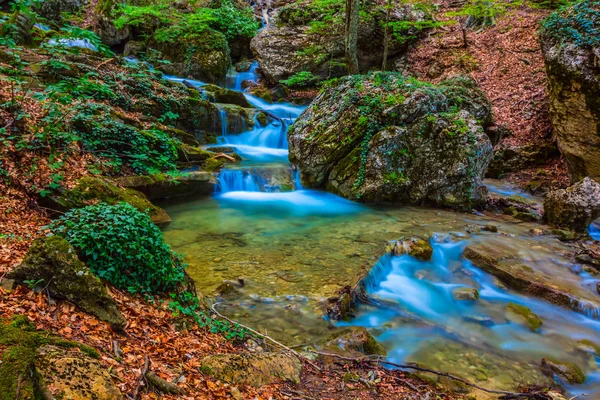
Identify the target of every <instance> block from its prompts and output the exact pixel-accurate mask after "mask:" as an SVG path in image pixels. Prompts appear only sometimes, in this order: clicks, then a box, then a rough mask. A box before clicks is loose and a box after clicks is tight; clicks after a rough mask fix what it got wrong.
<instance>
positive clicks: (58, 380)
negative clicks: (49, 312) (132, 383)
mask: <svg viewBox="0 0 600 400" xmlns="http://www.w3.org/2000/svg"><path fill="white" fill-rule="evenodd" d="M98 358H99V354H98V352H97V351H96V350H95V349H93V348H91V347H88V346H86V345H83V344H81V343H77V342H70V341H66V340H63V339H61V338H59V337H56V336H53V335H51V334H50V333H49V332H44V331H36V330H35V327H34V326H33V324H31V323H30V322H29V320H28V319H27V317H25V316H20V315H17V316H14V317H13V319H12V320H11V321H6V320H5V321H2V320H0V360H1V362H0V388H2V390H0V400H33V399H40V398H43V399H49V398H55V399H62V398H65V399H67V398H68V399H90V398H93V399H98V400H119V399H121V398H122V395H121V393H120V391H119V389H118V388H117V387H116V386H115V384H114V383H113V382H112V380H111V378H110V375H109V374H108V372H107V371H106V370H105V369H104V368H103V367H102V366H101V364H100V363H99V361H98V360H97V359H98Z"/></svg>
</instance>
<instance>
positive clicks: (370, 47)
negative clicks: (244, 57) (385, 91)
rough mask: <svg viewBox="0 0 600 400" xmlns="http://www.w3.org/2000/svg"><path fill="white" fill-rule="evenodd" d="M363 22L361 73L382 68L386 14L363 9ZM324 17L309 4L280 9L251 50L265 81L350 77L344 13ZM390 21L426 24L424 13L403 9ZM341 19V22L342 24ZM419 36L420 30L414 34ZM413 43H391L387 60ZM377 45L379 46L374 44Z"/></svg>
mask: <svg viewBox="0 0 600 400" xmlns="http://www.w3.org/2000/svg"><path fill="white" fill-rule="evenodd" d="M365 13H366V14H367V15H366V16H365V18H361V19H360V23H359V24H360V25H359V28H358V62H359V66H360V69H361V71H367V70H369V69H370V68H371V67H377V68H379V67H381V63H382V60H383V45H382V43H383V37H384V32H383V28H382V27H383V26H384V25H383V22H384V21H385V18H386V15H385V12H383V10H380V9H379V8H376V7H368V8H367V9H365ZM328 14H329V13H328V12H325V13H323V11H322V10H319V9H318V8H317V7H315V6H313V2H311V1H303V2H302V1H299V2H295V3H292V4H288V5H286V6H284V7H282V8H281V9H280V10H279V13H278V14H277V15H276V17H275V19H274V21H273V22H271V23H270V24H269V25H267V26H266V27H265V28H264V29H262V30H261V31H260V32H259V33H258V35H257V36H255V37H254V38H253V39H252V41H251V43H250V47H251V50H252V53H253V54H254V55H255V56H256V58H257V60H258V61H259V63H260V66H261V70H262V72H263V73H264V75H265V77H266V78H267V79H268V80H269V81H271V82H272V83H278V82H280V81H281V80H283V79H287V78H289V77H290V76H292V75H294V74H296V73H299V72H303V71H307V72H310V73H312V74H314V75H317V76H319V77H320V78H321V79H327V78H333V77H337V76H342V75H346V74H347V67H346V65H345V56H344V50H345V45H344V23H343V18H344V17H343V10H342V9H338V10H334V15H335V17H333V18H332V17H331V15H328ZM390 15H391V21H393V23H394V22H395V23H401V22H402V21H424V20H425V13H423V12H420V11H418V10H417V9H416V7H412V6H399V7H395V8H394V9H393V10H392V12H391V14H390ZM338 21H339V22H338ZM319 22H320V23H323V24H326V26H327V28H326V29H314V28H312V27H311V24H316V23H319ZM413 34H414V37H415V38H416V37H417V36H418V35H419V32H418V31H416V30H415V31H414V32H413V33H412V34H411V35H413ZM412 40H413V39H412V36H411V39H409V40H402V41H398V40H391V41H390V47H389V59H390V64H391V60H392V59H393V58H394V57H396V56H399V55H401V54H403V53H404V52H405V51H406V50H407V48H408V46H409V44H410V43H411V42H412ZM376 43H379V44H380V45H375V44H376Z"/></svg>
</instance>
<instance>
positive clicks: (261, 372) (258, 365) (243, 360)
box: [200, 353, 302, 387]
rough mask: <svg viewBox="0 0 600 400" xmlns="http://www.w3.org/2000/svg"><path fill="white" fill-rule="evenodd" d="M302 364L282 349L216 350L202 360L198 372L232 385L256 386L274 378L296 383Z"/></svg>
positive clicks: (298, 381) (267, 383)
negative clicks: (252, 350)
mask: <svg viewBox="0 0 600 400" xmlns="http://www.w3.org/2000/svg"><path fill="white" fill-rule="evenodd" d="M301 371H302V364H301V363H300V361H298V359H296V358H295V357H294V356H290V355H286V354H282V353H256V354H216V355H210V356H207V357H205V358H204V359H203V360H202V365H201V367H200V372H202V373H206V374H209V375H212V376H213V377H215V378H217V379H219V380H221V381H223V382H227V383H230V384H234V385H251V386H255V387H260V386H263V385H269V384H271V383H275V382H281V381H289V382H292V383H295V384H299V383H300V373H301Z"/></svg>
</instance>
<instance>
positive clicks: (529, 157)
mask: <svg viewBox="0 0 600 400" xmlns="http://www.w3.org/2000/svg"><path fill="white" fill-rule="evenodd" d="M559 156H560V152H559V151H558V148H557V147H556V145H555V144H554V143H545V142H542V143H532V144H527V145H525V146H515V145H504V144H500V145H499V146H497V147H496V148H494V156H493V157H492V160H491V161H490V165H489V167H488V169H487V172H486V174H485V176H486V177H487V178H500V177H502V175H504V174H506V173H509V172H516V171H521V170H523V169H526V168H530V167H535V166H538V165H544V164H545V163H547V162H548V161H549V160H551V159H553V158H556V157H559Z"/></svg>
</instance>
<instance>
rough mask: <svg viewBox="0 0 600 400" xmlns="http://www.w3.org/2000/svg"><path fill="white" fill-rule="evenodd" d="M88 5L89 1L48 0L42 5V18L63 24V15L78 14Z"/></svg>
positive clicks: (40, 12)
mask: <svg viewBox="0 0 600 400" xmlns="http://www.w3.org/2000/svg"><path fill="white" fill-rule="evenodd" d="M86 4H88V1H87V0H46V1H43V2H41V3H40V5H39V10H38V13H39V15H40V16H42V17H44V18H46V19H48V20H51V21H53V22H57V23H60V22H62V15H61V14H63V13H70V14H77V13H78V12H80V11H82V10H83V7H84V6H85V5H86Z"/></svg>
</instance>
